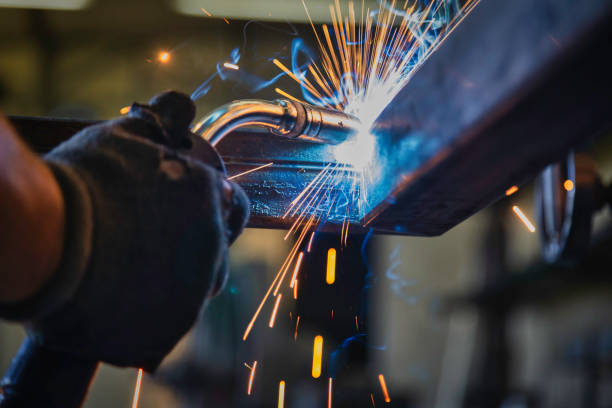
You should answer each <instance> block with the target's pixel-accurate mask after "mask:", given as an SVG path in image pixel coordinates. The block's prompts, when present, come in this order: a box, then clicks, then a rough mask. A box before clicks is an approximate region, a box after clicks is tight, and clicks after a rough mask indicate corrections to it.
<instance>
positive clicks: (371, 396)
mask: <svg viewBox="0 0 612 408" xmlns="http://www.w3.org/2000/svg"><path fill="white" fill-rule="evenodd" d="M370 400H371V401H372V407H374V408H376V404H375V403H374V394H372V393H370Z"/></svg>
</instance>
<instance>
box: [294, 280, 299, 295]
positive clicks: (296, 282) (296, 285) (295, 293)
mask: <svg viewBox="0 0 612 408" xmlns="http://www.w3.org/2000/svg"><path fill="white" fill-rule="evenodd" d="M297 289H298V281H297V280H296V281H295V283H294V284H293V298H294V299H295V300H297Z"/></svg>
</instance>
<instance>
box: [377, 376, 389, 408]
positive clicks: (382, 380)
mask: <svg viewBox="0 0 612 408" xmlns="http://www.w3.org/2000/svg"><path fill="white" fill-rule="evenodd" d="M378 381H379V382H380V388H381V389H382V392H383V395H384V396H385V402H386V403H387V404H388V403H390V402H391V398H390V397H389V391H387V383H386V382H385V377H383V375H382V374H378Z"/></svg>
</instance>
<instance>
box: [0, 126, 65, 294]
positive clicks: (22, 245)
mask: <svg viewBox="0 0 612 408" xmlns="http://www.w3.org/2000/svg"><path fill="white" fill-rule="evenodd" d="M64 216H65V215H64V201H63V198H62V193H61V190H60V188H59V186H58V184H57V182H56V180H55V178H54V177H53V174H52V173H51V171H50V170H49V168H48V167H47V166H46V165H45V164H44V163H43V162H42V160H40V159H39V158H38V157H37V156H36V155H35V154H34V153H32V152H31V151H29V150H28V149H27V147H26V146H25V145H24V144H23V143H22V142H21V141H20V140H19V139H18V138H17V137H16V136H15V134H14V132H13V131H12V129H11V128H10V126H8V124H7V122H6V120H5V119H4V118H2V117H0V231H2V233H1V234H0V302H15V301H19V300H23V299H26V298H28V297H29V296H31V295H33V294H35V293H36V291H37V290H38V289H40V288H41V287H42V286H43V285H44V284H45V283H46V282H47V281H48V280H49V278H50V277H51V276H52V275H53V273H54V271H55V270H56V268H57V266H58V264H59V261H60V258H61V254H62V248H63V241H64V223H65V219H64Z"/></svg>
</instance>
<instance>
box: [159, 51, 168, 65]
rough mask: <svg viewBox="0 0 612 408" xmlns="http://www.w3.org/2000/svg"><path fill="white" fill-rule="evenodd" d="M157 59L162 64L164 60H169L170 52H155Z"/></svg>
mask: <svg viewBox="0 0 612 408" xmlns="http://www.w3.org/2000/svg"><path fill="white" fill-rule="evenodd" d="M157 60H158V61H159V62H161V63H162V64H165V63H166V62H168V61H170V53H169V52H168V51H160V52H159V54H157Z"/></svg>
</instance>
